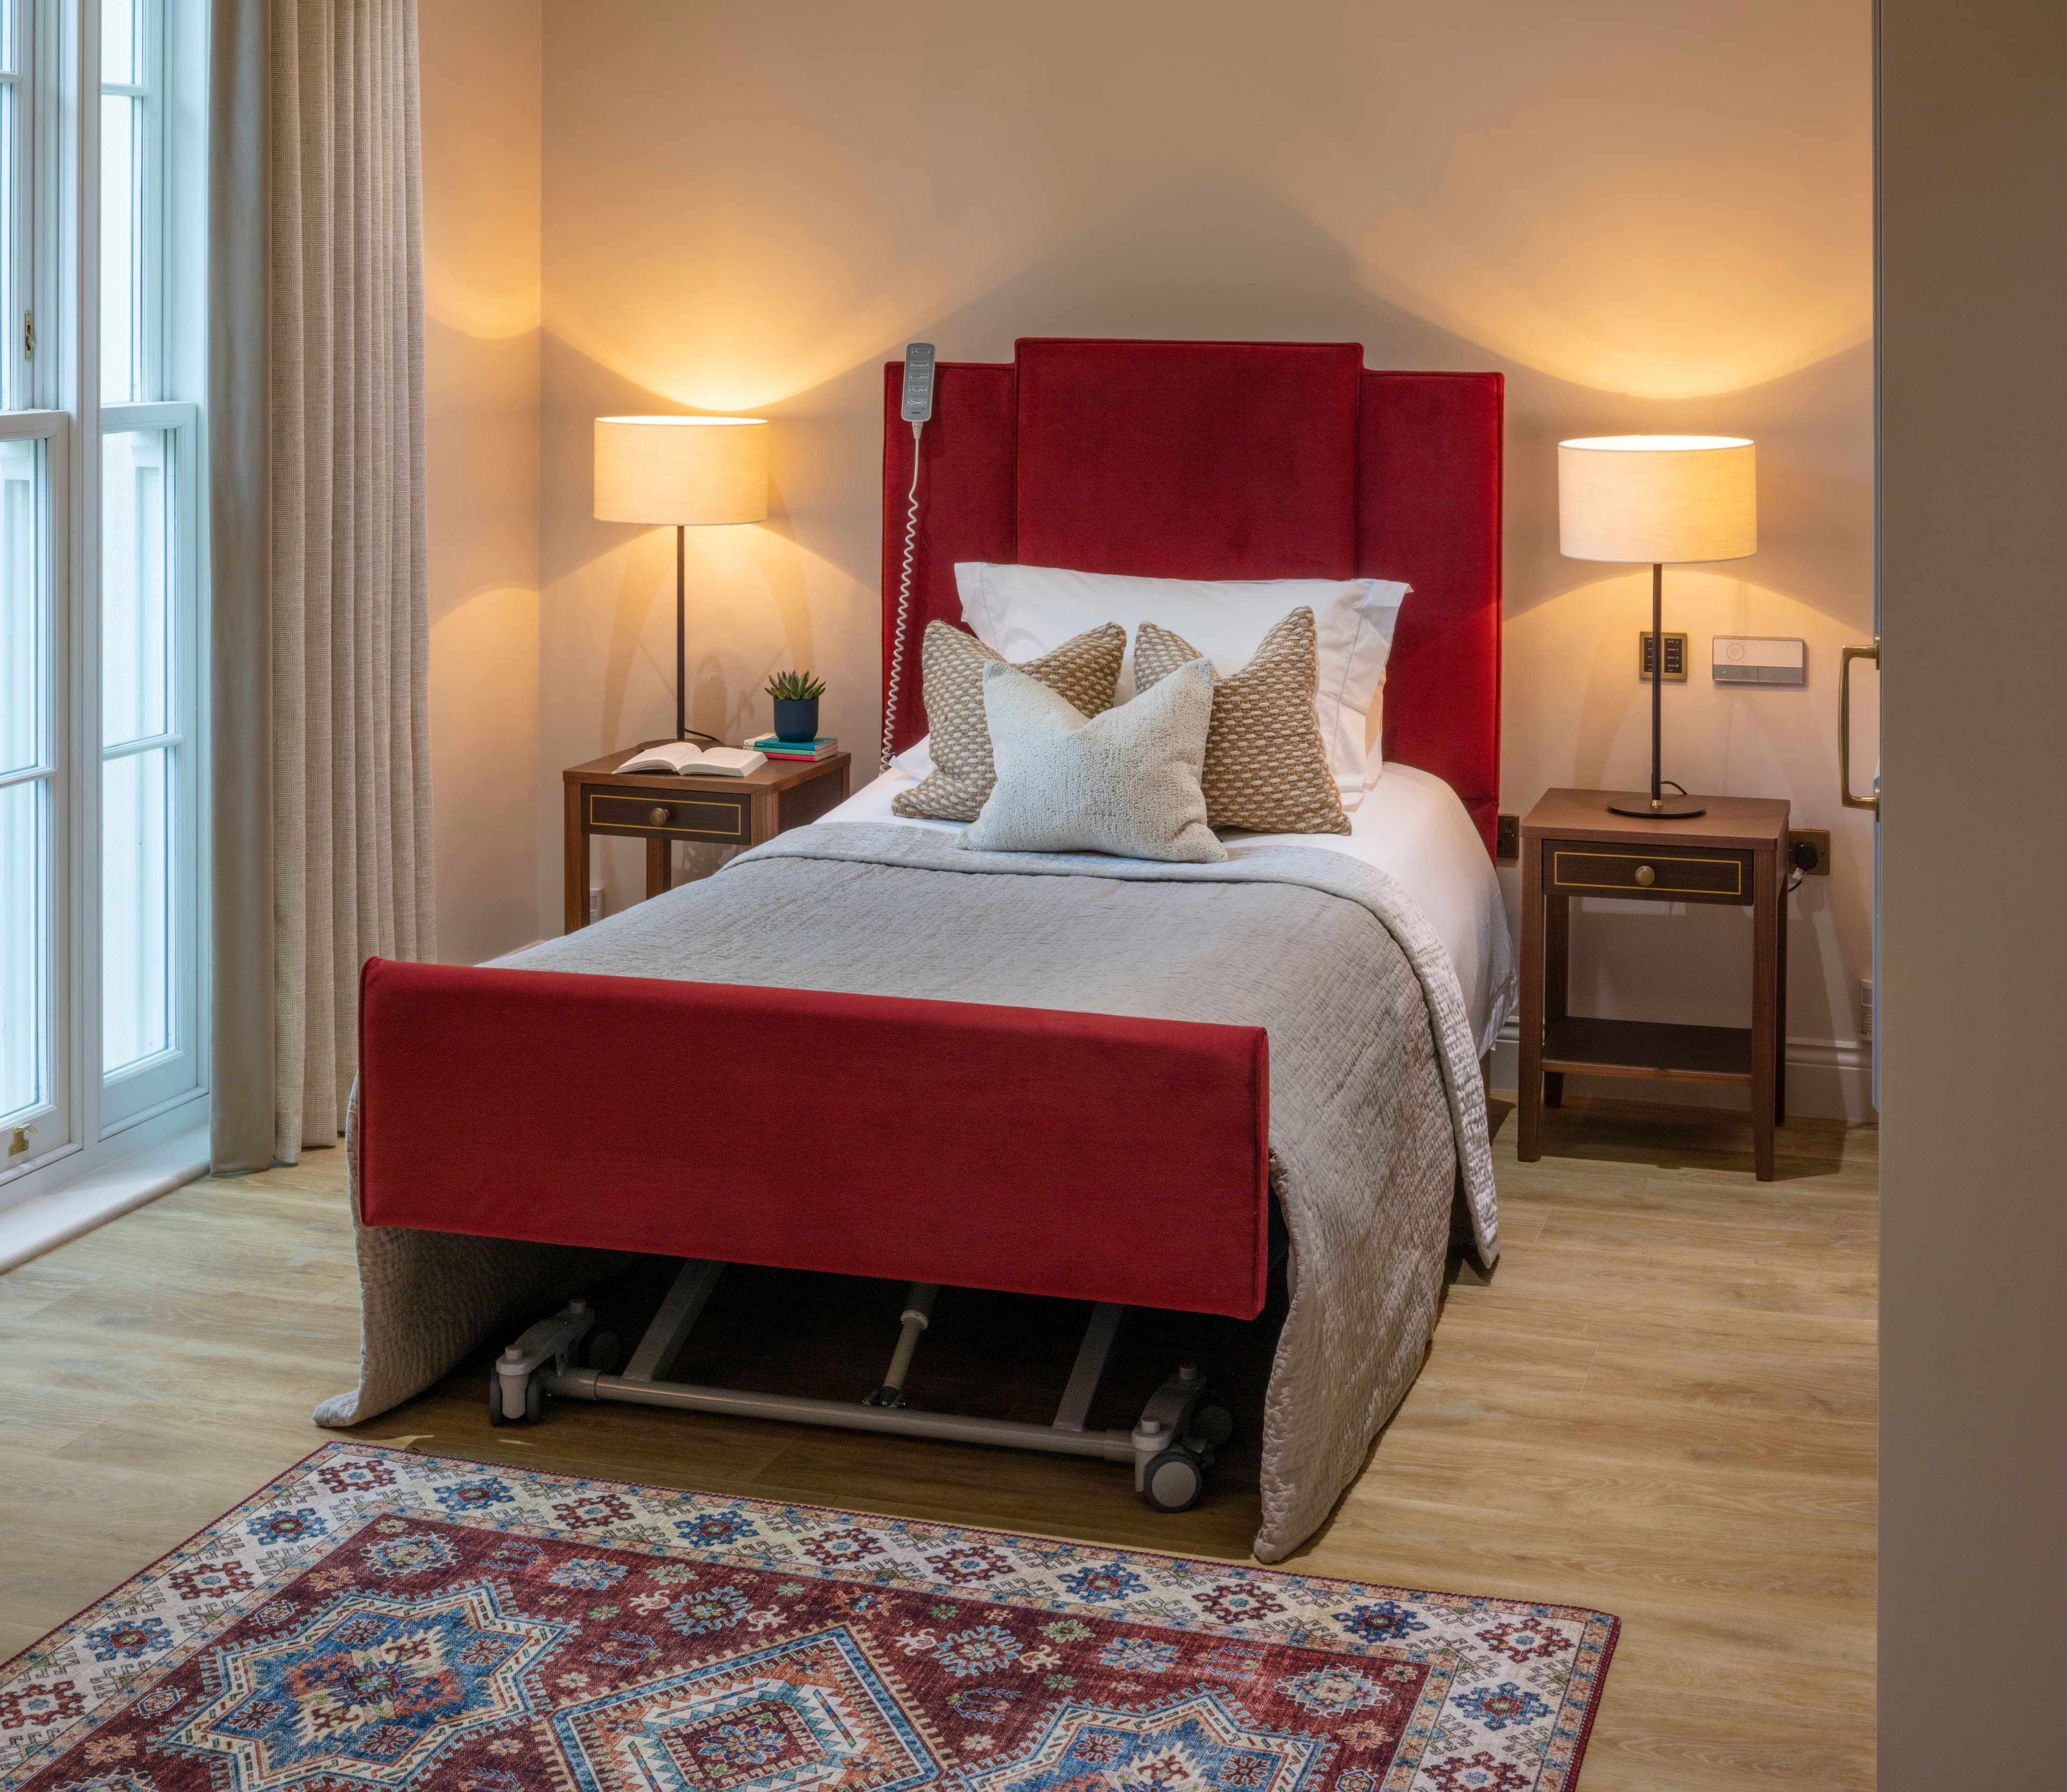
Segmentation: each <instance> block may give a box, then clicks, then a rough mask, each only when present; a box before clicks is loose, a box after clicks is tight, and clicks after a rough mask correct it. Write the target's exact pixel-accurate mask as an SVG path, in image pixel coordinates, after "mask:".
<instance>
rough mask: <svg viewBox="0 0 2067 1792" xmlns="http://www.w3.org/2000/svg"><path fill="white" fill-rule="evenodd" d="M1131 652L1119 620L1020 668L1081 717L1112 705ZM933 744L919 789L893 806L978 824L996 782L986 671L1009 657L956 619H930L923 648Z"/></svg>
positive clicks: (910, 813)
mask: <svg viewBox="0 0 2067 1792" xmlns="http://www.w3.org/2000/svg"><path fill="white" fill-rule="evenodd" d="M1126 655H1127V630H1125V629H1123V628H1122V627H1120V626H1119V624H1118V623H1116V622H1106V623H1103V624H1102V625H1101V626H1098V627H1096V628H1092V629H1087V630H1085V631H1084V633H1082V634H1079V635H1078V636H1076V637H1075V639H1073V640H1068V641H1065V642H1063V643H1062V644H1061V645H1060V646H1059V647H1056V648H1055V649H1054V651H1052V652H1050V653H1044V654H1042V655H1041V656H1040V657H1039V658H1038V659H1029V660H1028V661H1026V662H1025V664H1024V665H1022V666H1021V667H1019V670H1020V671H1022V672H1024V673H1025V675H1027V676H1028V677H1029V678H1031V679H1036V680H1038V682H1039V683H1042V684H1043V685H1046V687H1048V688H1049V689H1050V690H1051V691H1058V692H1059V693H1060V694H1061V695H1062V697H1063V698H1064V699H1066V700H1067V701H1068V703H1069V704H1070V707H1072V708H1074V710H1075V711H1076V712H1078V715H1080V716H1095V715H1097V714H1098V713H1099V712H1101V711H1103V710H1107V709H1110V708H1111V707H1112V692H1113V687H1114V686H1115V684H1116V683H1118V682H1119V665H1120V661H1121V660H1122V659H1124V658H1125V657H1126ZM920 663H921V664H922V665H923V667H924V676H925V681H926V682H925V699H926V724H927V727H928V730H929V731H930V732H929V734H928V745H929V746H930V747H931V748H932V756H933V769H932V772H931V773H930V775H928V776H927V777H926V778H925V779H924V781H923V782H921V783H920V785H918V787H917V788H916V789H912V790H907V791H904V792H901V793H899V796H898V797H897V800H896V801H895V802H893V803H892V804H891V805H890V806H891V809H893V810H894V811H895V813H898V814H899V815H903V816H908V817H912V818H913V819H914V820H926V819H932V820H934V821H974V820H975V819H976V818H977V814H978V813H979V812H980V811H981V809H982V808H983V802H984V798H985V797H988V796H989V794H990V787H991V785H993V784H994V783H996V782H997V772H996V771H995V770H994V769H993V767H992V764H991V757H990V724H989V721H988V720H987V719H986V718H985V715H984V707H983V675H984V670H985V667H989V666H998V665H1002V664H1004V661H1003V659H1001V657H1000V656H999V655H997V653H996V652H994V651H993V650H992V649H990V648H989V647H985V645H984V644H983V643H981V641H979V640H977V638H976V637H975V636H974V635H973V634H965V633H964V631H963V630H960V629H958V628H956V627H955V626H953V624H952V623H950V622H928V624H927V625H926V634H925V639H924V645H923V647H922V650H921V661H920Z"/></svg>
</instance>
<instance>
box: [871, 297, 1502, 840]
mask: <svg viewBox="0 0 2067 1792" xmlns="http://www.w3.org/2000/svg"><path fill="white" fill-rule="evenodd" d="M903 380H904V363H902V362H900V361H892V362H891V363H889V364H888V365H887V367H885V368H884V369H883V678H884V686H885V688H886V690H887V687H888V682H889V668H890V653H891V640H892V639H893V636H894V633H895V623H896V609H897V582H898V572H899V566H900V564H901V562H902V559H903V556H904V519H905V494H906V493H907V492H908V490H909V489H910V486H911V482H912V431H911V428H910V426H909V425H908V424H906V423H904V421H903V420H902V419H901V418H900V417H899V415H898V410H899V397H900V395H901V391H902V385H903ZM1501 385H1502V382H1501V375H1498V374H1496V373H1372V372H1370V371H1366V369H1365V367H1364V365H1363V349H1362V346H1361V345H1360V344H1358V343H1145V342H1144V343H1135V342H1106V341H1098V340H1088V339H1086V340H1080V341H1071V340H1067V339H1052V338H1041V337H1030V338H1027V339H1023V340H1021V342H1020V343H1018V344H1017V359H1016V360H1015V361H1013V362H1012V363H1009V364H1005V365H996V366H993V365H989V364H985V363H973V362H947V361H944V362H942V363H940V367H939V368H938V371H937V374H936V380H935V384H934V394H933V417H932V422H930V423H928V424H927V425H926V430H925V434H924V438H923V439H922V445H921V450H920V452H922V454H923V455H924V466H923V468H922V469H921V476H920V482H919V500H920V521H919V537H918V551H917V553H916V557H915V560H914V565H913V574H912V606H911V612H910V615H909V617H908V621H907V624H906V634H905V657H904V673H903V676H902V678H901V679H900V681H899V695H898V703H897V715H896V719H895V729H894V731H893V737H894V739H895V741H896V744H897V745H898V747H899V748H904V747H908V746H909V745H910V744H912V742H913V741H914V740H917V739H918V738H919V736H920V735H921V734H923V733H924V732H925V726H926V724H925V711H924V705H923V703H921V701H920V675H919V638H920V634H921V633H922V632H923V631H924V629H925V626H926V624H927V623H928V622H931V621H932V620H933V619H934V618H936V617H937V618H941V619H942V620H944V621H947V622H953V623H956V624H957V625H959V624H960V621H961V600H960V598H959V597H958V596H957V594H956V590H955V574H954V566H955V562H956V561H958V560H990V561H1001V562H1024V563H1025V564H1026V565H1029V566H1070V567H1074V568H1076V569H1078V570H1082V571H1086V572H1101V573H1143V574H1160V575H1162V576H1163V577H1166V578H1353V577H1356V576H1358V575H1364V576H1369V577H1373V578H1396V579H1403V580H1405V581H1406V582H1407V583H1408V584H1410V585H1411V586H1413V587H1414V594H1413V595H1412V596H1411V597H1410V598H1407V602H1406V605H1405V607H1404V608H1403V609H1402V610H1401V611H1400V615H1399V634H1398V635H1397V637H1396V638H1395V640H1394V643H1393V647H1392V658H1391V663H1390V664H1389V666H1388V667H1387V675H1386V681H1385V736H1384V748H1385V756H1386V757H1387V759H1391V760H1400V761H1402V762H1403V763H1405V764H1410V765H1418V766H1420V767H1422V768H1423V769H1424V770H1427V771H1430V772H1435V773H1436V774H1437V775H1438V776H1441V777H1443V778H1445V779H1447V780H1448V781H1449V784H1450V785H1451V787H1452V789H1455V790H1456V793H1457V794H1458V795H1459V796H1460V797H1462V798H1463V799H1464V804H1465V806H1466V807H1467V808H1468V809H1469V810H1470V811H1471V814H1472V820H1473V821H1476V823H1477V824H1478V826H1479V829H1480V833H1483V834H1484V837H1485V841H1486V847H1487V850H1488V851H1491V850H1492V839H1493V824H1494V817H1495V813H1496V809H1497V808H1498V805H1499V795H1500V525H1501V518H1500V505H1501Z"/></svg>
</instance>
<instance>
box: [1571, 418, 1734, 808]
mask: <svg viewBox="0 0 2067 1792" xmlns="http://www.w3.org/2000/svg"><path fill="white" fill-rule="evenodd" d="M1557 525H1558V535H1559V542H1558V545H1559V546H1560V547H1561V549H1562V550H1563V552H1564V553H1565V555H1566V556H1567V557H1569V558H1570V559H1574V560H1622V561H1635V562H1643V561H1649V562H1651V795H1650V798H1649V801H1645V802H1630V803H1610V804H1609V805H1608V808H1609V809H1610V812H1611V813H1614V814H1616V815H1639V816H1651V817H1657V818H1659V819H1661V820H1671V819H1675V818H1680V819H1683V818H1685V817H1689V816H1695V815H1701V814H1704V813H1707V812H1706V810H1705V809H1703V807H1702V806H1701V805H1699V804H1698V803H1692V802H1689V801H1686V797H1687V788H1686V786H1685V785H1682V784H1679V783H1677V782H1676V781H1675V780H1672V779H1670V778H1666V777H1664V776H1662V775H1661V774H1662V769H1663V768H1662V765H1661V763H1660V761H1661V758H1662V754H1661V750H1660V749H1661V736H1662V734H1663V715H1664V711H1663V697H1662V695H1661V691H1662V689H1663V687H1662V686H1661V684H1660V683H1659V680H1660V679H1661V678H1662V676H1663V673H1664V671H1665V634H1664V627H1663V623H1664V578H1665V564H1666V562H1668V561H1670V562H1674V563H1675V564H1678V563H1680V562H1687V561H1696V560H1739V559H1741V558H1743V557H1744V555H1746V554H1750V553H1757V552H1758V497H1757V461H1756V450H1755V449H1754V448H1753V447H1752V444H1751V443H1750V442H1748V441H1747V440H1745V439H1744V437H1742V436H1586V437H1582V438H1581V439H1579V440H1575V441H1570V442H1560V443H1559V444H1557ZM1667 784H1671V785H1672V786H1673V788H1674V789H1675V790H1677V791H1678V792H1679V797H1678V799H1676V800H1674V799H1668V798H1667V797H1666V795H1665V793H1664V787H1665V785H1667Z"/></svg>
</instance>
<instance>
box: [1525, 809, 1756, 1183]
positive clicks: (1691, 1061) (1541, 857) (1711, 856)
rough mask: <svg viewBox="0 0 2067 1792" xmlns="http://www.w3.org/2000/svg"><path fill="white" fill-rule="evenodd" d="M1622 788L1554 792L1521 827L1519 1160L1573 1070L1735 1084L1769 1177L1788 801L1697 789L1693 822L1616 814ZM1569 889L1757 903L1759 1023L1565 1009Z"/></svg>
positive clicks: (1649, 898)
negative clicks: (1675, 1021)
mask: <svg viewBox="0 0 2067 1792" xmlns="http://www.w3.org/2000/svg"><path fill="white" fill-rule="evenodd" d="M1611 798H1612V799H1615V800H1618V801H1625V802H1626V801H1629V800H1630V797H1629V796H1628V794H1627V793H1624V792H1619V791H1609V790H1552V791H1548V792H1546V793H1545V795H1544V797H1543V800H1542V801H1541V802H1540V803H1538V804H1537V805H1536V806H1535V808H1533V809H1531V810H1530V811H1529V813H1528V814H1527V815H1526V816H1525V817H1523V818H1522V822H1521V1124H1520V1130H1519V1132H1518V1133H1517V1136H1516V1139H1515V1155H1516V1156H1517V1157H1518V1158H1520V1159H1521V1161H1522V1162H1524V1163H1533V1162H1536V1160H1537V1158H1539V1157H1541V1155H1542V1151H1541V1147H1540V1145H1539V1144H1538V1142H1537V1140H1538V1134H1539V1133H1540V1132H1541V1125H1542V1117H1543V1109H1544V1108H1545V1106H1546V1105H1547V1106H1549V1107H1553V1108H1554V1107H1556V1106H1557V1104H1558V1102H1559V1101H1561V1100H1562V1098H1563V1095H1564V1086H1565V1076H1567V1075H1568V1074H1578V1075H1582V1076H1645V1077H1655V1078H1659V1079H1662V1080H1665V1081H1667V1082H1687V1083H1735V1084H1738V1085H1741V1086H1743V1087H1744V1088H1746V1089H1748V1090H1749V1091H1750V1092H1751V1136H1752V1158H1753V1159H1754V1161H1755V1162H1756V1166H1757V1170H1758V1179H1759V1180H1760V1182H1771V1181H1772V1180H1773V1128H1774V1127H1775V1126H1776V1125H1779V1124H1780V1123H1781V1121H1784V1120H1785V1118H1786V1117H1787V1116H1786V1101H1785V1087H1784V1085H1785V1041H1786V1038H1787V916H1786V899H1785V886H1786V882H1787V874H1788V869H1789V867H1788V864H1787V813H1788V805H1786V804H1785V803H1784V802H1777V801H1772V800H1770V799H1768V798H1765V797H1695V798H1694V799H1693V801H1695V802H1698V803H1701V804H1703V805H1706V807H1707V809H1708V813H1707V814H1705V815H1701V816H1696V817H1693V818H1692V819H1691V820H1688V821H1650V820H1643V819H1635V818H1632V817H1627V816H1622V815H1610V813H1608V807H1607V805H1608V803H1609V801H1610V799H1611ZM1574 896H1618V897H1632V898H1635V899H1636V900H1638V901H1639V902H1728V903H1733V904H1736V906H1740V907H1744V906H1748V907H1749V909H1750V910H1751V911H1752V963H1751V1024H1750V1026H1748V1027H1683V1026H1671V1025H1667V1024H1663V1023H1662V1022H1657V1021H1649V1020H1594V1019H1590V1018H1589V1017H1587V1016H1584V1015H1575V1014H1572V1013H1570V1012H1568V1010H1567V1007H1566V991H1567V987H1568V985H1569V980H1570V975H1569V974H1570V964H1571V943H1572V918H1571V902H1572V898H1574Z"/></svg>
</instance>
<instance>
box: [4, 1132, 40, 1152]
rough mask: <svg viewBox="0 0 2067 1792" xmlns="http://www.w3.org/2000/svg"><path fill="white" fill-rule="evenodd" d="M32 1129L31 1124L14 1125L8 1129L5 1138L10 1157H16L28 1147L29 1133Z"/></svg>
mask: <svg viewBox="0 0 2067 1792" xmlns="http://www.w3.org/2000/svg"><path fill="white" fill-rule="evenodd" d="M34 1131H35V1127H33V1126H16V1127H14V1128H12V1129H10V1133H9V1137H8V1140H7V1155H8V1156H9V1157H10V1158H18V1157H20V1156H21V1155H22V1153H23V1152H25V1151H26V1150H27V1149H29V1135H30V1133H33V1132H34Z"/></svg>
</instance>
